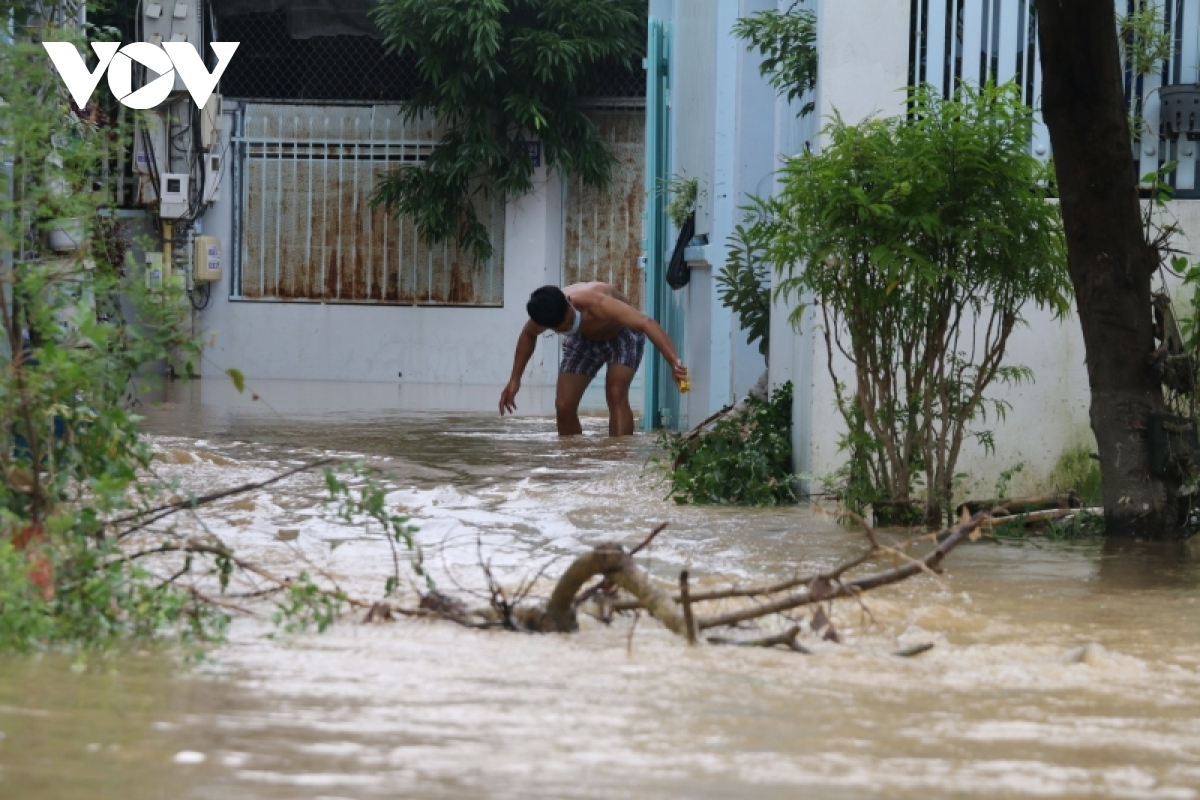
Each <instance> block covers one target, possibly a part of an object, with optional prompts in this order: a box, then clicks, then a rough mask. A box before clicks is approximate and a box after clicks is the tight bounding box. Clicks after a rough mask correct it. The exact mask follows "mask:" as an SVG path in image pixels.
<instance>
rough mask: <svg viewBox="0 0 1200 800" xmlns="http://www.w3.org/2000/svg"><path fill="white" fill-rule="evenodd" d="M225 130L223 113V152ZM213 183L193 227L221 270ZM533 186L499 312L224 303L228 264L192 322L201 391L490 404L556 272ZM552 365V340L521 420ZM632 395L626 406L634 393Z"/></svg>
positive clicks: (533, 408) (362, 401)
mask: <svg viewBox="0 0 1200 800" xmlns="http://www.w3.org/2000/svg"><path fill="white" fill-rule="evenodd" d="M232 128H233V124H232V118H231V117H230V116H229V115H227V116H226V119H225V127H224V134H223V135H224V136H225V139H226V141H225V142H223V145H224V146H227V145H228V136H229V132H230V131H231V130H232ZM227 152H230V153H232V152H233V151H232V150H228V151H227ZM230 162H232V159H230ZM224 180H225V182H224V186H223V187H222V192H221V200H220V201H219V202H218V203H217V204H216V205H215V206H214V207H213V208H211V209H210V210H209V211H208V213H207V214H205V216H204V218H203V220H202V226H203V233H205V234H209V235H216V236H219V237H220V238H221V241H222V243H223V251H224V258H225V263H226V265H229V264H230V263H231V261H232V256H233V252H232V241H233V238H232V226H233V216H232V214H233V181H232V180H231V179H230V177H229V176H228V175H227V176H226V178H225V179H224ZM535 183H536V187H537V188H536V190H535V192H534V193H533V194H531V195H528V196H526V197H524V198H522V199H521V200H519V201H516V202H513V203H510V205H509V207H508V209H507V213H506V221H505V244H504V306H503V307H502V308H442V307H409V306H384V305H366V304H353V305H352V304H325V303H286V302H247V301H230V300H229V294H230V286H231V279H230V275H229V270H228V266H227V270H226V276H225V278H224V280H223V281H222V282H221V283H220V284H218V285H217V286H215V287H214V291H213V294H212V302H211V304H210V306H209V307H208V308H207V309H205V310H204V311H203V312H202V314H201V318H200V323H201V330H202V335H203V338H204V339H205V341H206V342H208V347H207V349H206V351H205V357H204V359H203V363H202V370H201V372H202V377H203V378H205V379H206V380H205V381H204V384H203V385H204V387H205V391H206V392H208V391H211V392H222V393H223V392H225V391H226V390H227V387H226V386H224V385H223V384H224V383H227V382H228V379H227V378H226V377H225V376H224V372H225V370H226V369H229V368H237V369H239V370H241V371H242V372H243V373H244V374H245V375H246V377H247V379H248V380H249V381H250V382H251V383H253V382H255V381H259V382H265V381H334V382H338V383H340V384H343V385H344V386H346V389H345V391H344V397H345V403H346V405H347V407H376V406H382V407H390V406H393V405H395V404H396V402H397V398H400V397H402V396H403V397H407V398H409V400H408V401H406V402H405V404H406V405H412V406H414V407H420V405H421V403H422V402H425V401H424V400H422V399H421V398H427V399H428V402H430V403H440V402H443V401H440V400H438V399H437V398H440V397H443V396H444V392H442V391H441V390H440V389H431V388H429V387H442V388H444V387H447V386H449V387H455V388H456V390H455V392H454V403H455V407H456V408H459V409H467V408H478V409H480V410H488V409H494V408H496V406H497V403H498V400H499V395H500V390H501V389H502V388H503V386H504V384H505V383H506V382H507V381H508V376H509V373H510V372H511V369H512V362H513V350H514V348H515V346H516V340H517V334H518V333H519V331H520V329H521V326H522V325H523V324H524V322H525V321H526V319H527V316H526V312H525V302H526V300H527V299H528V297H529V293H530V292H531V291H532V290H533V289H536V288H537V287H538V286H541V285H543V284H547V283H555V284H557V283H559V281H560V276H561V263H562V258H561V247H562V204H561V197H562V192H561V187H560V185H559V180H558V178H557V176H555V175H553V174H550V175H547V174H546V170H545V168H544V167H543V168H541V169H539V170H538V175H537V178H536V181H535ZM647 355H649V351H648V352H647ZM557 365H558V341H557V337H555V338H553V339H543V340H539V343H538V348H537V351H536V352H535V354H534V357H533V359H532V361H531V362H530V365H529V367H528V369H527V370H526V374H525V378H524V381H523V385H522V390H521V394H520V395H519V396H518V399H517V403H518V406H519V408H520V412H521V413H540V414H545V413H553V408H554V406H553V386H554V383H555V381H556V379H557V372H558V369H557ZM401 375H403V377H400V376H401ZM352 384H353V386H351V385H352ZM313 391H314V392H318V391H320V392H323V391H325V390H324V389H320V390H317V389H315V388H314V390H313ZM634 394H635V396H634V397H633V398H632V399H633V401H634V403H635V404H636V403H637V402H638V401H640V399H641V395H640V393H634ZM599 399H600V401H601V402H602V400H603V396H602V394H601V395H600V396H599ZM437 407H440V406H433V407H432V408H437Z"/></svg>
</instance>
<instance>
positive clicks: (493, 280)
mask: <svg viewBox="0 0 1200 800" xmlns="http://www.w3.org/2000/svg"><path fill="white" fill-rule="evenodd" d="M181 5H183V4H181ZM191 5H195V6H196V7H195V8H194V9H193V8H191ZM375 6H376V3H375V2H374V0H349V1H348V2H346V3H341V4H336V5H335V4H320V3H318V4H312V3H299V2H290V0H199V2H197V3H194V4H188V8H187V13H185V16H184V17H183V18H172V17H171V16H170V15H164V14H161V13H160V14H159V15H158V16H155V17H151V16H150V14H151V13H152V12H153V11H156V10H157V4H156V5H154V6H151V5H150V4H146V8H145V9H141V8H140V7H139V8H140V11H139V13H140V17H139V20H138V26H139V27H138V33H139V38H142V39H144V40H147V41H150V40H153V39H154V37H156V36H157V37H163V38H164V39H168V40H169V39H170V38H172V37H175V36H177V35H182V36H186V37H187V39H188V41H193V42H200V43H206V42H209V41H236V42H239V43H240V44H239V46H238V50H237V52H236V54H235V56H234V57H233V58H232V60H231V62H230V64H229V67H228V68H227V70H226V72H225V73H224V75H223V76H222V78H221V82H220V84H219V87H218V90H217V91H218V95H219V96H218V97H217V98H216V99H215V100H214V101H212V102H210V104H209V105H208V106H207V107H206V108H204V109H199V110H195V111H193V110H190V109H189V107H188V101H187V97H186V95H183V96H178V97H177V95H172V99H171V100H170V101H169V102H168V104H166V105H165V106H163V107H162V108H160V109H157V110H156V112H155V113H154V114H152V115H150V116H149V117H148V118H147V120H148V121H147V122H146V123H145V124H144V125H142V127H141V129H140V130H139V132H138V137H137V139H138V144H137V149H136V153H135V156H134V159H135V165H134V169H135V172H136V174H137V176H138V186H137V189H136V198H135V203H136V204H140V205H144V206H145V207H146V208H147V213H148V214H149V215H150V216H151V217H156V218H157V219H156V220H155V221H156V222H158V223H161V225H162V231H163V238H164V242H165V243H167V245H168V247H167V248H166V249H167V250H169V251H170V255H168V256H167V258H166V260H167V262H168V263H170V264H172V265H173V266H174V268H175V271H176V272H177V273H178V274H180V275H182V276H183V278H184V280H185V282H186V283H187V285H188V286H189V287H190V289H191V295H192V297H193V305H195V306H196V308H197V310H196V314H195V321H196V330H197V333H198V334H199V335H200V336H201V337H202V338H203V339H204V341H205V342H206V344H207V347H206V348H205V353H204V357H203V360H202V362H201V365H200V370H201V375H202V377H203V378H204V379H205V380H203V381H202V382H201V386H202V390H201V391H202V395H203V397H204V398H205V399H206V400H209V399H211V400H218V401H220V402H222V403H235V404H236V403H239V402H245V403H250V402H253V401H252V400H250V399H248V398H246V397H243V396H241V395H239V394H238V393H237V392H236V391H235V390H234V387H233V386H232V384H231V382H230V381H229V380H228V378H227V377H226V372H227V370H230V369H236V370H239V371H240V372H241V373H242V374H244V375H245V376H246V380H247V382H248V383H249V384H250V385H252V386H255V387H257V388H256V389H255V392H254V393H255V394H257V395H258V396H260V397H261V398H263V399H267V398H269V399H270V402H271V404H272V405H273V406H274V407H277V408H279V407H305V406H311V407H313V408H324V407H333V408H378V409H415V410H449V411H455V410H460V411H468V410H469V411H480V410H489V409H493V410H494V409H496V408H497V400H498V398H499V393H500V390H501V389H502V388H503V386H504V385H505V383H507V381H508V377H509V373H510V371H511V368H512V362H513V353H514V349H515V343H516V338H517V334H518V333H519V331H520V328H521V326H522V325H523V324H524V322H525V321H526V319H527V317H526V313H525V301H526V300H527V299H528V296H529V293H530V292H531V291H532V290H533V289H535V288H537V287H538V286H541V285H544V284H548V283H552V284H561V283H564V282H574V281H580V280H604V281H607V282H611V283H613V284H615V285H617V286H618V287H619V288H621V289H622V290H623V291H624V292H625V293H626V294H627V295H629V296H630V297H631V298H633V299H634V301H635V302H637V303H639V304H640V303H641V302H642V292H643V279H642V273H641V269H640V266H639V257H640V255H641V238H642V201H643V187H644V182H645V181H644V176H643V168H644V150H645V144H644V137H645V114H644V102H645V101H644V95H645V88H644V78H643V75H642V73H641V72H640V71H637V72H634V73H632V74H630V73H618V72H614V73H613V74H612V75H602V76H599V78H598V79H597V81H596V94H597V96H596V97H595V98H594V99H593V100H589V101H587V103H586V109H587V113H588V114H589V115H590V116H591V118H592V119H593V120H594V121H595V122H596V124H597V126H598V128H599V129H600V131H601V133H602V135H603V136H604V137H605V139H606V140H607V142H608V143H609V145H610V148H611V151H612V152H613V154H614V155H615V156H616V158H617V161H618V165H617V168H616V170H615V174H614V180H613V184H612V186H611V187H610V189H609V190H608V191H606V192H597V191H595V190H592V189H590V188H588V187H584V186H582V185H581V184H580V183H579V182H578V181H572V180H569V179H565V178H563V177H561V176H560V175H558V174H557V173H556V172H554V171H553V170H548V169H547V168H546V165H545V162H544V159H543V158H542V153H541V150H540V143H539V142H535V141H531V142H530V143H529V150H530V157H531V159H533V161H534V164H535V178H534V183H535V191H533V192H532V193H531V194H529V195H526V196H524V197H520V198H516V199H508V200H507V201H506V200H505V199H503V198H496V199H493V200H491V201H488V202H486V203H484V202H481V204H480V207H479V208H478V209H477V211H478V212H479V214H480V217H481V219H483V220H485V221H486V223H487V225H488V228H489V233H490V237H491V241H492V244H493V246H494V251H495V252H494V255H493V257H492V258H491V259H489V260H488V261H487V262H486V263H482V264H478V263H475V262H474V261H473V260H472V259H471V258H470V257H468V256H466V255H464V254H463V253H461V252H460V251H459V250H458V249H457V248H455V247H454V246H452V245H445V246H441V245H439V246H433V247H430V246H428V245H427V244H426V243H425V242H424V241H422V240H421V238H420V237H419V236H418V235H417V233H416V231H415V229H414V226H413V225H412V224H411V222H409V221H407V220H402V219H397V217H396V216H395V215H394V214H390V213H388V212H386V211H384V210H383V209H381V208H376V207H373V206H372V205H371V202H370V198H371V195H372V192H373V190H374V188H375V184H376V181H377V180H378V178H379V176H380V175H382V174H384V173H386V172H389V171H392V170H396V169H399V168H401V167H402V166H404V165H406V164H413V163H419V162H420V161H421V160H422V159H423V158H425V157H426V156H427V154H428V153H429V152H430V151H431V150H432V148H433V147H434V146H435V145H436V143H437V141H438V139H439V138H440V136H441V135H442V134H443V132H444V131H443V129H442V128H441V126H440V125H439V123H438V122H437V121H436V120H431V119H421V120H415V121H410V122H405V121H404V120H403V119H402V116H401V111H402V109H403V106H404V102H405V101H406V100H407V99H408V98H409V97H410V96H411V93H412V91H413V90H414V88H415V87H416V86H417V85H418V82H419V80H420V78H419V76H418V75H417V73H416V70H415V67H414V64H413V62H412V60H411V58H405V57H402V56H398V55H395V54H391V53H388V52H387V51H386V49H385V48H384V46H383V44H382V41H381V34H380V32H379V31H378V29H377V28H376V27H375V25H374V24H373V22H372V21H371V17H370V11H371V10H372V9H373V8H374V7H375ZM165 20H170V21H169V22H168V21H165ZM176 98H177V99H178V102H176ZM167 175H174V176H177V177H176V178H175V179H173V180H175V183H174V184H172V185H174V186H178V185H179V180H178V178H179V176H182V181H183V185H184V186H186V187H188V188H187V189H185V190H184V197H183V199H182V202H180V203H176V204H174V205H172V204H169V203H167V202H164V192H165V189H162V188H161V186H160V185H163V184H164V181H166V180H167V178H166V177H164V176H167ZM198 247H199V248H200V249H197V248H198ZM209 248H215V250H213V249H209ZM202 251H203V252H202ZM197 253H199V255H195V254H197ZM209 261H212V262H213V263H215V264H219V267H218V271H216V272H213V271H209V270H208V269H207V264H208V262H209ZM558 347H559V344H558V340H557V337H548V338H546V339H543V340H542V341H541V342H540V343H539V346H538V349H537V352H536V353H535V356H534V359H533V361H532V362H531V363H530V366H529V368H528V369H527V371H526V374H525V376H524V380H523V386H522V392H521V395H520V396H519V398H518V405H519V408H520V413H532V414H549V413H553V390H554V385H555V382H556V378H557V364H558ZM640 387H641V382H640V377H639V379H638V381H637V383H636V384H635V391H634V392H633V400H634V403H635V405H637V404H640V401H641V398H642V392H641V390H640ZM603 407H604V396H603V385H602V382H600V385H599V386H594V387H593V388H592V390H591V391H590V392H589V394H588V396H587V397H586V398H585V402H584V408H585V410H586V409H588V408H591V409H603Z"/></svg>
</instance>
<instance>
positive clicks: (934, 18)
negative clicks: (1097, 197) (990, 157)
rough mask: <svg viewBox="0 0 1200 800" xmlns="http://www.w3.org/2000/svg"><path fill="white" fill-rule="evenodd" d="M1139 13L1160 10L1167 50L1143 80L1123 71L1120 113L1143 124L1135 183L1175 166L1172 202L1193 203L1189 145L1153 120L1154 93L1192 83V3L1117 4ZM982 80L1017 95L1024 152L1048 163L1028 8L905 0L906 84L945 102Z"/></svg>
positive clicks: (1196, 10)
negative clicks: (1029, 122)
mask: <svg viewBox="0 0 1200 800" xmlns="http://www.w3.org/2000/svg"><path fill="white" fill-rule="evenodd" d="M1145 5H1153V6H1157V7H1158V9H1159V10H1160V13H1161V15H1162V20H1163V30H1164V32H1167V33H1168V34H1169V35H1170V38H1171V41H1172V47H1171V52H1170V55H1169V56H1168V57H1167V58H1166V59H1164V60H1163V61H1162V62H1161V63H1160V64H1159V65H1158V67H1157V68H1156V69H1155V70H1154V71H1153V72H1152V73H1151V74H1149V75H1137V74H1134V73H1133V69H1132V67H1131V66H1130V65H1129V64H1128V63H1126V65H1125V99H1126V105H1127V107H1129V108H1131V109H1140V116H1141V117H1142V120H1143V123H1142V124H1141V126H1140V135H1138V136H1137V138H1136V139H1135V142H1134V153H1133V156H1134V158H1135V159H1136V160H1137V166H1138V175H1146V174H1149V173H1152V172H1156V171H1157V170H1158V169H1159V168H1160V167H1161V166H1163V165H1164V164H1166V163H1167V162H1170V161H1177V162H1178V166H1177V168H1176V170H1175V171H1174V172H1173V173H1172V174H1171V176H1170V179H1171V181H1172V183H1173V185H1174V186H1175V188H1176V190H1177V191H1178V195H1179V196H1182V197H1189V196H1192V197H1195V196H1200V193H1198V192H1197V191H1196V187H1197V165H1198V162H1197V159H1196V142H1193V141H1190V140H1188V139H1186V138H1181V139H1179V140H1168V139H1166V138H1164V137H1162V136H1161V135H1160V131H1159V119H1158V117H1159V109H1160V106H1159V97H1158V95H1159V89H1160V87H1162V86H1163V85H1172V84H1180V83H1195V82H1197V81H1200V0H1118V7H1119V8H1122V7H1123V12H1124V13H1126V14H1128V13H1131V12H1133V11H1135V10H1137V9H1140V8H1143V7H1144V6H1145ZM1114 24H1116V21H1115V20H1114ZM1164 77H1165V84H1164ZM989 80H990V81H994V82H996V83H1006V82H1008V81H1015V82H1016V83H1017V84H1018V85H1019V86H1020V87H1021V95H1022V97H1023V98H1024V100H1025V102H1026V103H1028V104H1029V105H1030V106H1031V107H1032V108H1033V109H1034V112H1035V123H1034V127H1033V130H1032V131H1031V135H1030V150H1031V152H1032V153H1033V154H1034V155H1036V156H1038V157H1039V158H1049V156H1050V138H1049V135H1048V134H1047V131H1046V127H1045V125H1044V124H1043V122H1042V118H1041V110H1040V106H1041V85H1042V74H1041V63H1040V59H1039V58H1038V54H1037V14H1036V12H1035V10H1034V8H1033V0H912V10H911V26H910V34H909V83H910V84H912V85H916V84H919V83H930V84H933V85H934V86H937V87H938V88H940V89H941V90H942V92H943V94H944V95H945V96H947V97H948V96H949V95H950V94H951V93H952V92H953V91H954V90H955V87H956V86H957V84H958V82H959V81H966V82H969V83H973V84H976V85H978V84H981V83H984V82H986V81H989Z"/></svg>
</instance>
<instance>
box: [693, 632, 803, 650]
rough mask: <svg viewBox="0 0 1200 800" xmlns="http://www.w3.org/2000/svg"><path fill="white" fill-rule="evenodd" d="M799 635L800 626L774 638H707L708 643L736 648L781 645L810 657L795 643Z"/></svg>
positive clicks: (801, 646)
mask: <svg viewBox="0 0 1200 800" xmlns="http://www.w3.org/2000/svg"><path fill="white" fill-rule="evenodd" d="M799 633H800V626H799V625H793V626H792V627H790V628H788V629H787V630H786V631H784V632H783V633H777V634H775V635H774V636H764V637H763V638H761V639H743V640H740V641H739V640H737V639H727V638H725V637H723V636H709V637H708V643H709V644H727V645H734V646H736V647H775V646H776V645H783V646H784V647H786V648H788V649H789V650H794V651H795V652H797V653H803V654H805V655H811V654H812V651H811V650H809V649H808V648H807V647H805V646H804V645H802V644H800V643H799V642H797V641H796V636H797V635H798V634H799Z"/></svg>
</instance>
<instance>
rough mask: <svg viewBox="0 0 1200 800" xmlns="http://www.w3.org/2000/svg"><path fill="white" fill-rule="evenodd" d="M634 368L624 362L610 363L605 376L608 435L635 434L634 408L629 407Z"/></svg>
mask: <svg viewBox="0 0 1200 800" xmlns="http://www.w3.org/2000/svg"><path fill="white" fill-rule="evenodd" d="M633 376H634V370H632V369H630V368H629V367H627V366H625V365H624V364H609V365H608V373H607V374H606V375H605V376H604V398H605V399H606V400H607V401H608V435H609V436H630V435H632V434H633V409H632V408H630V407H629V384H631V383H633Z"/></svg>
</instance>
